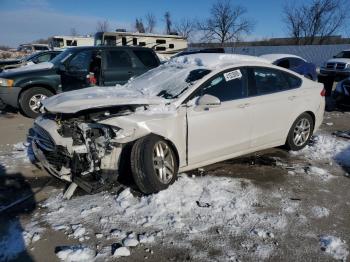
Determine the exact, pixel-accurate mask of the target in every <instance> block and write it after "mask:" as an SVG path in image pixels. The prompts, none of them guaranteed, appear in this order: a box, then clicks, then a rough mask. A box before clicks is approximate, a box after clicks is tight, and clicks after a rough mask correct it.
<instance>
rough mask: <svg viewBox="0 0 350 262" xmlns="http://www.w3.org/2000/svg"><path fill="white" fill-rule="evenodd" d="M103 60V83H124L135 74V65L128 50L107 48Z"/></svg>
mask: <svg viewBox="0 0 350 262" xmlns="http://www.w3.org/2000/svg"><path fill="white" fill-rule="evenodd" d="M102 61H103V62H102V84H103V85H104V86H113V85H116V84H119V85H123V84H125V83H126V82H127V81H128V80H129V79H130V78H131V77H132V76H134V75H135V70H134V68H135V65H134V64H133V61H132V56H131V55H130V53H129V52H128V51H127V50H122V49H120V50H116V49H114V50H113V49H111V50H105V51H104V52H103V60H102Z"/></svg>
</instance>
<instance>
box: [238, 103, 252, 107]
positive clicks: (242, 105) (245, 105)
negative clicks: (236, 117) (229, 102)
mask: <svg viewBox="0 0 350 262" xmlns="http://www.w3.org/2000/svg"><path fill="white" fill-rule="evenodd" d="M248 106H249V104H248V103H246V104H240V105H239V106H238V107H239V108H246V107H248Z"/></svg>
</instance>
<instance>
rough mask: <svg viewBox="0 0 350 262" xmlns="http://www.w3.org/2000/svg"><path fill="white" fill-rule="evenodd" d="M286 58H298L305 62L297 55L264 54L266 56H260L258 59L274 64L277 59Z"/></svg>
mask: <svg viewBox="0 0 350 262" xmlns="http://www.w3.org/2000/svg"><path fill="white" fill-rule="evenodd" d="M286 57H295V58H300V59H302V60H304V61H305V59H304V58H302V57H300V56H297V55H292V54H266V55H261V56H260V58H263V59H266V60H269V61H270V62H275V61H277V60H279V59H282V58H286Z"/></svg>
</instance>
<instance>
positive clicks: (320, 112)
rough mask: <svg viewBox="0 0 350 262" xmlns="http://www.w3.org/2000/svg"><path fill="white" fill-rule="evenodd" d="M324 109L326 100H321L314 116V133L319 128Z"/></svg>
mask: <svg viewBox="0 0 350 262" xmlns="http://www.w3.org/2000/svg"><path fill="white" fill-rule="evenodd" d="M325 108H326V100H325V99H324V98H322V101H321V103H320V105H319V107H318V109H317V111H316V112H315V113H316V116H315V127H314V133H315V132H316V131H317V130H318V129H319V128H320V126H321V125H322V122H323V117H324V112H325Z"/></svg>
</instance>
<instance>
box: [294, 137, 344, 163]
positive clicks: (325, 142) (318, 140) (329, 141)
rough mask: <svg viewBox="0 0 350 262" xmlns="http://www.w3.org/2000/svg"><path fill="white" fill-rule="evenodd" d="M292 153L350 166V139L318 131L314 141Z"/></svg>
mask: <svg viewBox="0 0 350 262" xmlns="http://www.w3.org/2000/svg"><path fill="white" fill-rule="evenodd" d="M291 154H292V155H297V156H305V157H306V158H308V159H310V160H315V161H327V162H329V164H333V161H335V162H336V163H338V164H339V165H343V166H350V141H349V140H346V139H342V138H339V137H336V136H332V135H329V134H324V133H318V134H316V135H315V136H314V138H313V143H312V144H311V145H308V146H306V147H305V148H304V149H303V150H301V151H297V152H291Z"/></svg>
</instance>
